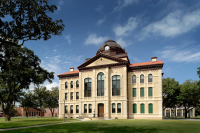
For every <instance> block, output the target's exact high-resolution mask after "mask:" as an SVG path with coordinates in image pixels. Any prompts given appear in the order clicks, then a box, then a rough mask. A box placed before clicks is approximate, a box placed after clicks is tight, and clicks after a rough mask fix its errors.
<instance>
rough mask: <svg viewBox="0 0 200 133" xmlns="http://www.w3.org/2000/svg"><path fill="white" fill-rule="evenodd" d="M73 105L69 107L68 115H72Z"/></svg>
mask: <svg viewBox="0 0 200 133" xmlns="http://www.w3.org/2000/svg"><path fill="white" fill-rule="evenodd" d="M73 110H74V109H73V105H70V114H73Z"/></svg>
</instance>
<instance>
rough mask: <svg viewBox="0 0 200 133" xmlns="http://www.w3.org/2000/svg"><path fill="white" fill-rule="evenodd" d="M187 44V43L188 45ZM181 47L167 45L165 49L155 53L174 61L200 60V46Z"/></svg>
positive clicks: (188, 61)
mask: <svg viewBox="0 0 200 133" xmlns="http://www.w3.org/2000/svg"><path fill="white" fill-rule="evenodd" d="M186 46H187V45H186ZM186 46H183V47H180V46H176V47H175V46H167V47H165V49H164V50H163V51H156V52H155V53H156V54H158V55H159V56H161V58H164V59H166V60H167V61H172V62H185V63H190V62H193V63H195V62H200V47H198V46H192V47H188V46H187V47H186Z"/></svg>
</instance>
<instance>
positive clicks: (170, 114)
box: [169, 109, 172, 117]
mask: <svg viewBox="0 0 200 133" xmlns="http://www.w3.org/2000/svg"><path fill="white" fill-rule="evenodd" d="M169 116H170V117H171V116H172V113H171V109H169Z"/></svg>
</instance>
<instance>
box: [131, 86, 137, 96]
mask: <svg viewBox="0 0 200 133" xmlns="http://www.w3.org/2000/svg"><path fill="white" fill-rule="evenodd" d="M134 90H135V93H134ZM132 91H133V93H132V94H133V97H137V90H136V88H133V89H132ZM134 94H135V96H134Z"/></svg>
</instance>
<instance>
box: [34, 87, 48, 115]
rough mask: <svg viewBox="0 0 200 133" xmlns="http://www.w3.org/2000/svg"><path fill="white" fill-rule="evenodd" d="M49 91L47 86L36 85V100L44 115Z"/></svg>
mask: <svg viewBox="0 0 200 133" xmlns="http://www.w3.org/2000/svg"><path fill="white" fill-rule="evenodd" d="M47 96H48V92H47V90H46V87H44V86H40V85H37V86H36V87H34V101H35V104H36V106H37V107H40V115H41V117H42V107H44V105H45V101H46V99H47Z"/></svg>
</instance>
